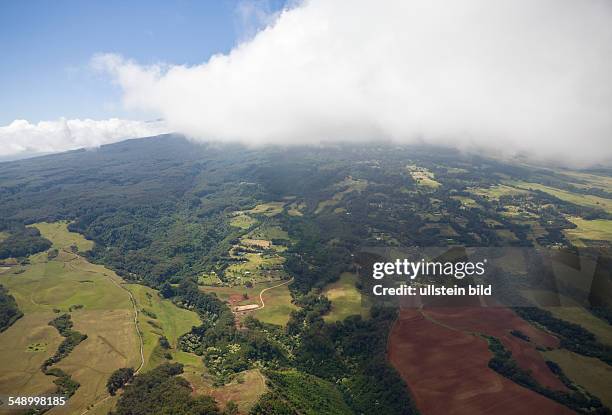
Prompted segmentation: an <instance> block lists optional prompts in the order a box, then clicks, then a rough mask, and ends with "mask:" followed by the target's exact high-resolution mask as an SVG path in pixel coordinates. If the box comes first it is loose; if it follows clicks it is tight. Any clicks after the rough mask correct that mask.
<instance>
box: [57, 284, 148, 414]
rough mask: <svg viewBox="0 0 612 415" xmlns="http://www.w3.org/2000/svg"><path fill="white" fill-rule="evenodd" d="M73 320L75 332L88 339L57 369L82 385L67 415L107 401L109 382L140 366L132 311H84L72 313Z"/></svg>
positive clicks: (138, 346)
mask: <svg viewBox="0 0 612 415" xmlns="http://www.w3.org/2000/svg"><path fill="white" fill-rule="evenodd" d="M124 295H126V294H124ZM72 317H73V320H74V321H75V325H74V328H75V329H76V330H78V331H80V332H81V333H87V336H88V337H87V340H85V341H84V342H83V343H82V344H80V345H79V346H78V347H76V348H75V349H74V350H73V351H72V352H71V353H70V354H69V355H68V356H67V357H66V358H64V359H63V360H62V361H60V362H59V363H58V364H57V365H56V366H57V367H58V368H60V369H62V370H64V371H65V372H67V373H70V374H71V375H72V378H73V379H74V380H76V381H77V382H79V383H80V384H81V387H80V388H79V389H78V390H77V391H76V393H75V394H74V396H72V397H71V398H70V400H69V405H68V406H67V408H66V409H69V411H67V412H66V413H74V411H77V410H78V411H79V412H80V411H83V410H84V409H85V408H87V407H88V406H89V405H90V404H91V403H93V402H97V401H99V400H102V399H104V398H105V397H106V396H107V394H108V393H107V390H106V381H107V380H108V377H109V376H110V375H111V373H112V372H113V371H114V370H115V369H118V368H120V367H133V368H137V367H138V366H139V365H140V351H139V350H140V345H139V341H138V338H137V336H136V335H135V329H134V323H133V317H134V314H133V310H132V309H118V310H89V311H88V310H83V311H78V312H74V313H72ZM58 413H59V412H58Z"/></svg>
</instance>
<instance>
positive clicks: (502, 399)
mask: <svg viewBox="0 0 612 415" xmlns="http://www.w3.org/2000/svg"><path fill="white" fill-rule="evenodd" d="M492 310H493V309H483V312H491V311H492ZM457 312H459V313H467V314H468V315H469V312H467V311H465V310H458V311H457ZM449 313H450V317H449ZM493 313H500V314H496V316H497V317H496V318H497V319H499V318H501V317H500V315H501V313H502V312H501V311H497V312H495V311H493ZM440 315H441V316H442V317H445V318H446V319H450V320H451V322H450V323H452V324H453V325H455V324H457V321H452V320H453V318H452V315H453V313H451V312H450V311H448V312H447V313H445V312H443V311H442V310H440V311H439V313H438V314H437V316H438V317H439V316H440ZM473 317H474V318H476V319H479V318H481V317H482V316H481V315H480V314H479V313H476V314H475V315H474V316H473ZM463 318H465V316H464V317H463ZM463 318H462V319H461V321H463ZM492 319H493V320H494V322H495V324H493V322H491V323H490V324H491V326H492V327H499V324H500V322H498V321H496V319H495V318H493V317H492ZM469 323H470V322H469V321H465V322H464V323H463V324H466V325H467V326H468V330H467V331H464V329H463V328H461V329H457V328H454V327H452V326H451V325H450V324H449V325H446V324H445V323H440V322H435V321H433V320H432V318H431V317H430V318H429V319H428V318H427V317H426V316H425V315H423V314H422V313H421V311H420V310H417V309H401V310H400V315H399V318H398V320H397V321H396V322H395V324H394V326H393V328H392V330H391V333H390V336H389V345H388V358H389V361H390V362H391V364H392V365H393V366H394V367H395V368H396V370H397V371H398V372H399V373H400V375H401V376H402V378H403V379H404V380H405V381H406V383H407V384H408V385H409V388H410V391H411V393H412V395H413V396H414V398H415V400H416V405H417V407H418V409H419V410H420V411H421V413H422V414H424V415H453V414H457V415H475V414H489V415H490V414H495V415H497V414H502V415H505V414H532V413H537V414H538V415H547V414H550V415H564V414H573V412H572V411H571V410H569V409H568V408H566V407H564V406H562V405H560V404H558V403H556V402H554V401H552V400H550V399H548V398H545V397H544V396H542V395H539V394H537V393H535V392H533V391H530V390H529V389H526V388H523V387H521V386H519V385H517V384H516V383H514V382H512V381H511V380H509V379H506V378H504V377H503V376H501V375H499V374H497V373H496V372H494V371H493V370H491V369H489V367H488V366H487V364H488V362H489V360H490V359H491V357H492V354H491V352H490V351H489V349H488V345H487V342H486V341H485V340H484V339H483V338H482V337H479V336H475V335H472V334H470V333H469V331H470V330H471V329H472V328H475V327H478V326H476V325H475V326H473V327H471V326H469ZM473 324H483V325H484V326H485V328H486V326H488V325H487V324H486V319H485V320H484V321H482V322H480V321H474V322H473ZM519 329H520V328H519ZM500 330H501V329H500ZM524 332H525V334H528V335H530V334H533V335H534V338H535V337H536V335H537V333H531V332H529V333H528V332H527V329H525V331H524ZM542 340H543V341H544V339H542ZM547 341H551V340H547Z"/></svg>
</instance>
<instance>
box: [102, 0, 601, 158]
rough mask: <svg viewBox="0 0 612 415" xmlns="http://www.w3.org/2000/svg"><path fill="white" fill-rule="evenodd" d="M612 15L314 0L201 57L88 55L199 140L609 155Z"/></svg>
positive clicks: (144, 106)
mask: <svg viewBox="0 0 612 415" xmlns="http://www.w3.org/2000/svg"><path fill="white" fill-rule="evenodd" d="M610 21H612V3H610V2H609V1H608V0H581V1H575V0H513V1H503V2H496V1H490V0H461V1H452V2H448V1H445V0H408V1H406V0H395V1H394V0H390V1H385V2H382V3H381V2H372V1H369V0H337V1H327V0H310V1H306V2H304V3H303V4H302V5H300V6H298V7H294V8H292V9H290V10H285V11H283V12H281V13H279V14H278V16H276V17H275V20H274V21H273V22H271V23H270V24H269V25H268V26H267V27H265V28H264V29H263V30H261V31H259V32H258V33H257V34H256V35H255V36H254V37H253V38H252V39H251V40H249V41H247V42H243V43H241V44H240V45H238V46H237V47H236V48H235V49H234V50H232V51H231V52H230V53H229V54H227V55H216V56H213V57H211V58H210V59H209V60H208V61H207V62H203V63H202V64H200V65H196V66H190V67H187V66H177V65H166V66H161V65H156V66H141V65H138V64H137V63H135V62H133V61H130V60H129V59H124V58H122V57H119V56H116V55H99V56H97V57H95V58H94V63H95V65H97V66H98V67H102V68H104V69H105V70H106V71H108V72H109V73H110V74H112V76H113V78H114V79H115V81H116V82H117V83H118V84H119V85H120V86H121V87H122V89H123V100H124V103H125V105H126V106H127V107H128V108H130V109H137V110H145V111H152V112H153V113H156V114H159V116H161V117H163V118H164V119H165V120H167V122H168V123H169V125H170V127H171V128H172V129H173V130H176V131H179V132H182V133H185V134H187V135H189V136H190V137H193V138H195V139H202V140H234V141H242V142H245V143H249V144H253V143H255V144H258V143H261V144H266V143H279V144H295V143H300V144H302V143H325V142H330V141H338V140H349V141H351V140H352V141H369V140H375V139H379V138H382V139H392V140H396V141H399V142H413V141H416V140H423V141H425V142H430V143H435V144H448V145H453V146H457V147H460V148H470V149H479V150H482V151H498V152H499V151H501V152H503V153H506V154H509V155H512V154H520V153H524V154H526V155H528V156H531V157H536V158H541V159H547V160H562V161H564V162H568V163H575V164H590V163H598V162H608V161H610V160H612V146H611V145H610V139H611V138H612V115H611V114H612V82H610V74H611V73H612V25H610V24H609V22H610ZM194 47H197V45H196V44H194Z"/></svg>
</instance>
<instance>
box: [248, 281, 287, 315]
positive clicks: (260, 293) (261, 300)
mask: <svg viewBox="0 0 612 415" xmlns="http://www.w3.org/2000/svg"><path fill="white" fill-rule="evenodd" d="M292 282H293V277H291V279H290V280H287V281H285V282H282V283H280V284H278V285H274V286H272V287H268V288H264V289H263V290H261V291H260V292H259V301H260V302H261V306H260V307H258V308H254V309H253V311H254V310H261V309H262V308H265V307H266V303H265V302H264V299H263V293H265V292H266V291H268V290H271V289H272V288H278V287H281V286H283V285H285V284H291V283H292Z"/></svg>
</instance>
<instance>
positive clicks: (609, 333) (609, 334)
mask: <svg viewBox="0 0 612 415" xmlns="http://www.w3.org/2000/svg"><path fill="white" fill-rule="evenodd" d="M546 309H547V310H548V311H550V312H551V313H552V314H553V315H554V316H555V317H557V318H560V319H562V320H565V321H569V322H570V323H574V324H578V325H580V326H582V327H584V328H585V329H587V330H588V331H590V332H591V333H593V334H594V335H595V337H597V340H599V341H600V342H602V343H604V344H607V345H609V346H612V329H611V328H610V324H608V322H606V321H604V320H602V319H600V318H598V317H595V316H594V315H593V314H591V313H590V312H588V311H587V310H585V309H584V308H582V307H546Z"/></svg>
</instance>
